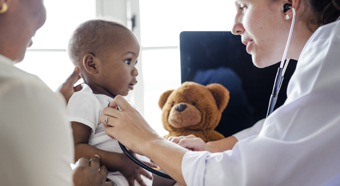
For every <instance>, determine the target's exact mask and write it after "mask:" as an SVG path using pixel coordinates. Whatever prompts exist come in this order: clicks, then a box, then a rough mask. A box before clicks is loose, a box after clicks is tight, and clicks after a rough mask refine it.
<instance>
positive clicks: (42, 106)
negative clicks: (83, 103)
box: [0, 80, 74, 186]
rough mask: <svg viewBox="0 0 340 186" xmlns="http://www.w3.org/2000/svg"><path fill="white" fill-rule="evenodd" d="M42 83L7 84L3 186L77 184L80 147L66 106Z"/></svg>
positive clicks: (1, 104)
mask: <svg viewBox="0 0 340 186" xmlns="http://www.w3.org/2000/svg"><path fill="white" fill-rule="evenodd" d="M42 85H44V84H43V83H42V82H39V81H38V82H34V81H33V82H32V81H31V80H15V81H11V82H7V84H2V86H1V87H2V89H1V91H0V92H1V94H0V113H1V117H0V127H1V129H0V149H1V150H0V157H1V158H0V167H1V169H0V183H1V185H6V186H15V185H26V186H36V185H49V186H60V185H63V186H72V185H73V181H72V174H73V171H72V169H71V167H70V163H73V157H74V152H73V151H74V149H73V139H72V132H71V128H70V124H69V122H68V121H67V115H66V112H65V104H64V103H63V102H61V101H60V98H58V96H56V95H55V93H54V92H52V91H51V90H50V89H48V88H47V86H46V85H44V86H42Z"/></svg>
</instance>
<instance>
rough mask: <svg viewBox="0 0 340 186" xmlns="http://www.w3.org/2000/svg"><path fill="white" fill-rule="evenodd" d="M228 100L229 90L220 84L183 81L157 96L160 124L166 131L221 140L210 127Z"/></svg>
mask: <svg viewBox="0 0 340 186" xmlns="http://www.w3.org/2000/svg"><path fill="white" fill-rule="evenodd" d="M228 101H229V91H228V90H227V89H226V88H224V87H223V86H222V85H220V84H210V85H208V86H202V85H200V84H197V83H194V82H185V83H183V84H182V85H181V87H179V88H178V89H176V90H168V91H166V92H164V93H163V94H162V95H161V97H160V98H159V101H158V105H159V107H160V108H161V109H162V123H163V127H164V128H165V130H167V131H169V134H168V135H166V136H164V137H165V138H168V137H170V136H186V135H189V134H194V135H195V136H197V137H200V138H202V139H203V140H204V141H205V142H208V141H215V140H219V139H223V138H224V136H223V135H222V134H220V133H218V132H216V131H215V130H214V129H215V128H216V126H217V125H218V123H219V121H220V119H221V114H222V112H223V110H224V109H225V107H226V106H227V104H228Z"/></svg>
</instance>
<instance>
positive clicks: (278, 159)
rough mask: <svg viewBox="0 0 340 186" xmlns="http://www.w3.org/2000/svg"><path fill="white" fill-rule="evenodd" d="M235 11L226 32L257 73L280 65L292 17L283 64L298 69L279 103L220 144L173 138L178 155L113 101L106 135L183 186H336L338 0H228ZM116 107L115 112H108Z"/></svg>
mask: <svg viewBox="0 0 340 186" xmlns="http://www.w3.org/2000/svg"><path fill="white" fill-rule="evenodd" d="M235 4H236V8H237V15H236V17H235V24H234V27H233V30H232V32H233V33H234V34H236V35H241V36H242V42H243V43H244V44H245V45H247V51H248V53H250V54H251V55H252V58H253V63H254V64H255V65H256V66H258V67H260V68H262V67H267V66H270V65H273V64H274V63H276V62H277V61H280V60H281V57H282V53H283V51H284V46H285V44H286V42H287V37H288V33H289V29H290V26H291V23H292V18H293V14H294V13H293V10H292V8H294V9H295V10H296V24H295V28H294V33H293V38H292V42H291V45H290V48H289V50H288V54H287V58H293V59H298V60H299V62H298V65H297V68H296V71H295V74H294V75H293V77H292V79H291V81H290V83H289V87H288V92H287V94H288V98H287V101H286V102H285V104H284V105H283V106H281V107H280V108H279V109H277V110H276V111H274V112H273V113H272V114H271V115H270V116H269V117H268V118H266V119H264V120H261V121H259V122H258V123H256V124H255V125H254V126H253V127H252V128H249V129H246V130H244V131H241V132H240V133H237V134H235V135H234V136H231V137H228V138H225V139H223V140H220V141H216V142H211V143H208V144H205V143H203V142H202V140H200V139H198V138H196V137H194V136H187V137H185V138H182V137H181V138H173V141H174V142H176V143H178V144H180V145H182V146H184V147H185V148H182V147H180V146H178V145H176V144H174V143H171V142H169V141H166V140H165V139H163V138H162V137H161V136H159V135H158V134H157V133H156V132H155V131H154V130H153V129H152V128H151V127H150V126H149V125H148V123H147V122H146V121H145V120H144V119H143V117H142V116H141V115H140V114H139V113H138V112H137V111H136V110H135V109H134V108H132V107H131V106H130V105H129V104H128V103H127V102H126V101H125V99H123V98H122V97H120V96H117V97H116V98H115V99H114V100H113V101H112V103H111V105H110V107H112V108H106V109H104V111H103V113H104V115H103V116H102V118H101V121H102V123H103V124H106V125H107V128H106V133H107V134H108V135H109V136H111V137H112V138H115V139H117V140H118V141H120V142H121V143H122V144H124V145H125V146H126V147H128V148H129V149H131V150H133V151H134V152H136V153H139V154H142V155H145V156H147V157H149V158H150V159H151V160H152V161H154V162H155V163H156V164H158V165H159V166H160V167H161V168H162V169H163V170H164V171H165V172H167V173H168V174H169V175H170V176H171V177H173V178H174V179H176V180H177V181H178V182H180V183H182V184H187V185H193V186H200V185H323V184H325V185H335V184H338V183H340V177H339V176H338V175H340V158H339V154H340V146H339V144H338V142H339V141H340V135H339V134H340V117H339V110H340V99H339V95H340V86H339V84H340V75H339V73H338V71H339V70H340V63H339V59H340V53H339V49H340V21H336V20H337V19H338V17H339V16H340V7H339V5H340V1H339V0H322V1H320V0H235ZM287 4H288V6H289V7H290V9H288V10H287V9H286V7H287V6H286V5H287ZM268 78H272V77H268ZM231 99H232V98H231ZM117 106H119V107H120V108H121V109H122V110H121V111H119V110H117V109H115V108H116V107H117ZM109 116H110V117H109ZM108 117H109V119H108V120H107V118H108ZM105 119H106V121H105ZM187 148H189V149H195V150H198V151H199V152H192V151H189V150H187ZM213 152H219V153H213ZM337 176H338V177H337Z"/></svg>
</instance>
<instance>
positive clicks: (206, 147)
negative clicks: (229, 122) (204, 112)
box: [168, 134, 238, 153]
mask: <svg viewBox="0 0 340 186" xmlns="http://www.w3.org/2000/svg"><path fill="white" fill-rule="evenodd" d="M168 140H169V141H172V142H174V143H176V144H178V145H180V146H182V147H184V148H186V149H189V150H192V151H209V152H212V153H214V152H223V151H226V150H231V149H232V148H233V147H234V146H235V144H236V143H237V142H238V140H237V139H236V138H235V137H234V136H229V137H226V138H224V139H221V140H217V141H210V142H208V143H205V142H204V141H203V140H202V139H201V138H198V137H196V136H195V135H193V134H191V135H188V136H180V137H169V138H168Z"/></svg>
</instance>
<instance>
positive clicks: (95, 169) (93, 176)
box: [73, 156, 113, 186]
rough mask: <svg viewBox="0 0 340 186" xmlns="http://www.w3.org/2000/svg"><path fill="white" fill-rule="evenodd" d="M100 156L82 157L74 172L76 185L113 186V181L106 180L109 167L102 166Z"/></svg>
mask: <svg viewBox="0 0 340 186" xmlns="http://www.w3.org/2000/svg"><path fill="white" fill-rule="evenodd" d="M98 157H99V156H93V157H92V158H91V159H90V160H89V159H88V158H80V159H79V160H78V162H77V163H76V165H77V167H76V168H75V169H74V173H73V184H74V186H113V183H112V182H111V181H109V182H106V178H107V169H106V168H105V166H101V167H100V163H99V158H98Z"/></svg>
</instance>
